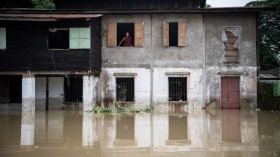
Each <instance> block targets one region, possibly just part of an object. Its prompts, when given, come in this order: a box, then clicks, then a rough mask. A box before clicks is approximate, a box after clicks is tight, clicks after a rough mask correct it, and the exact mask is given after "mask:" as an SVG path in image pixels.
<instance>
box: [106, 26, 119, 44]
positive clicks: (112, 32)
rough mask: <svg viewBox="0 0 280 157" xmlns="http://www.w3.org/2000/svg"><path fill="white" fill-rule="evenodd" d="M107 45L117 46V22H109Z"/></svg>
mask: <svg viewBox="0 0 280 157" xmlns="http://www.w3.org/2000/svg"><path fill="white" fill-rule="evenodd" d="M107 46H108V47H115V46H117V24H116V23H115V22H108V23H107Z"/></svg>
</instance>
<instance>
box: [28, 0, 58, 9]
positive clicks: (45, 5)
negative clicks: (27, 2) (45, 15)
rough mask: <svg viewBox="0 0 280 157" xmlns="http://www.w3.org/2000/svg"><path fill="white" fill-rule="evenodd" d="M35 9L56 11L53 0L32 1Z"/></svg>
mask: <svg viewBox="0 0 280 157" xmlns="http://www.w3.org/2000/svg"><path fill="white" fill-rule="evenodd" d="M31 1H32V3H33V4H34V6H35V8H38V9H54V8H55V5H54V3H53V0H31Z"/></svg>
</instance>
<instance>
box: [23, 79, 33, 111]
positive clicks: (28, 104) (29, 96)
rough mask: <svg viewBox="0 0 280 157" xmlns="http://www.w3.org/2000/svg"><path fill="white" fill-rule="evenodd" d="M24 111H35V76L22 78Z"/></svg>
mask: <svg viewBox="0 0 280 157" xmlns="http://www.w3.org/2000/svg"><path fill="white" fill-rule="evenodd" d="M22 111H23V112H24V111H35V77H34V75H33V74H24V75H23V76H22Z"/></svg>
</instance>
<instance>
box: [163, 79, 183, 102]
mask: <svg viewBox="0 0 280 157" xmlns="http://www.w3.org/2000/svg"><path fill="white" fill-rule="evenodd" d="M168 86H169V87H168V88H169V89H168V91H169V101H187V77H168Z"/></svg>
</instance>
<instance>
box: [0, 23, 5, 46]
mask: <svg viewBox="0 0 280 157" xmlns="http://www.w3.org/2000/svg"><path fill="white" fill-rule="evenodd" d="M0 49H6V28H3V27H0Z"/></svg>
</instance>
